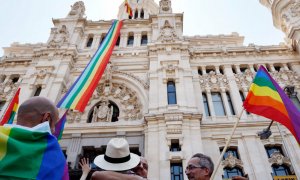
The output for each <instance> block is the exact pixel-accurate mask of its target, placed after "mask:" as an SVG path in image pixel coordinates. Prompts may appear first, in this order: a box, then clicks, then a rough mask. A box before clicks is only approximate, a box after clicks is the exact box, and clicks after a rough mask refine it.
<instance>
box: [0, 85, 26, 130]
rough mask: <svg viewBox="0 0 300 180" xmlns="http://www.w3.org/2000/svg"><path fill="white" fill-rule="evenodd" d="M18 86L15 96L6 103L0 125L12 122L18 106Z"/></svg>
mask: <svg viewBox="0 0 300 180" xmlns="http://www.w3.org/2000/svg"><path fill="white" fill-rule="evenodd" d="M20 90H21V89H20V88H19V89H18V90H17V92H16V94H15V96H14V97H13V99H12V100H11V102H10V104H9V105H8V108H7V110H6V111H5V112H4V116H3V118H2V120H1V122H0V125H1V126H3V125H4V124H12V123H13V121H14V118H15V115H16V113H17V110H18V108H19V95H20Z"/></svg>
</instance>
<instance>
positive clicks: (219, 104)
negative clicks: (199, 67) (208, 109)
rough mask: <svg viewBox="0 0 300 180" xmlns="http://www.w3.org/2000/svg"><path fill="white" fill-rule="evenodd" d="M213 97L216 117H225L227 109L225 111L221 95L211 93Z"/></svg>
mask: <svg viewBox="0 0 300 180" xmlns="http://www.w3.org/2000/svg"><path fill="white" fill-rule="evenodd" d="M211 97H212V101H213V105H214V109H215V113H216V116H225V109H224V104H223V100H222V97H221V93H219V92H213V93H211Z"/></svg>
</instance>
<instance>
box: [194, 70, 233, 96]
mask: <svg viewBox="0 0 300 180" xmlns="http://www.w3.org/2000/svg"><path fill="white" fill-rule="evenodd" d="M199 79H200V84H201V88H203V89H205V88H210V89H213V90H215V91H218V90H220V87H225V88H229V86H228V80H227V78H226V76H225V75H223V74H216V73H215V72H214V71H210V72H209V73H208V74H204V75H202V76H199Z"/></svg>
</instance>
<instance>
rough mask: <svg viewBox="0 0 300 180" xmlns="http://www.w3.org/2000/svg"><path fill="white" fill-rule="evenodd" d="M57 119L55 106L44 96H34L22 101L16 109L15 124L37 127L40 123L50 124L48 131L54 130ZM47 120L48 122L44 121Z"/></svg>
mask: <svg viewBox="0 0 300 180" xmlns="http://www.w3.org/2000/svg"><path fill="white" fill-rule="evenodd" d="M57 121H58V110H57V108H56V106H55V105H54V104H53V102H51V101H50V100H48V99H47V98H45V97H40V96H35V97H32V98H30V99H28V100H27V101H25V102H24V103H22V104H21V105H20V107H19V110H18V115H17V125H20V126H24V127H28V128H34V127H36V126H37V128H38V129H39V128H40V127H39V126H41V124H45V125H44V126H47V125H49V126H50V132H51V133H52V134H53V133H54V132H55V124H56V122H57ZM45 122H48V123H45Z"/></svg>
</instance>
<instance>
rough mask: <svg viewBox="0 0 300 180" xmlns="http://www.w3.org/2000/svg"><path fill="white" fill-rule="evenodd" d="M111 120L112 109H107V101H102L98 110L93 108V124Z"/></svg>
mask: <svg viewBox="0 0 300 180" xmlns="http://www.w3.org/2000/svg"><path fill="white" fill-rule="evenodd" d="M111 118H112V109H111V108H109V107H108V101H102V102H101V103H100V106H99V107H98V108H97V107H96V106H95V107H94V112H93V119H92V120H93V122H98V121H100V122H101V121H102V122H104V121H106V122H111Z"/></svg>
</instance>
